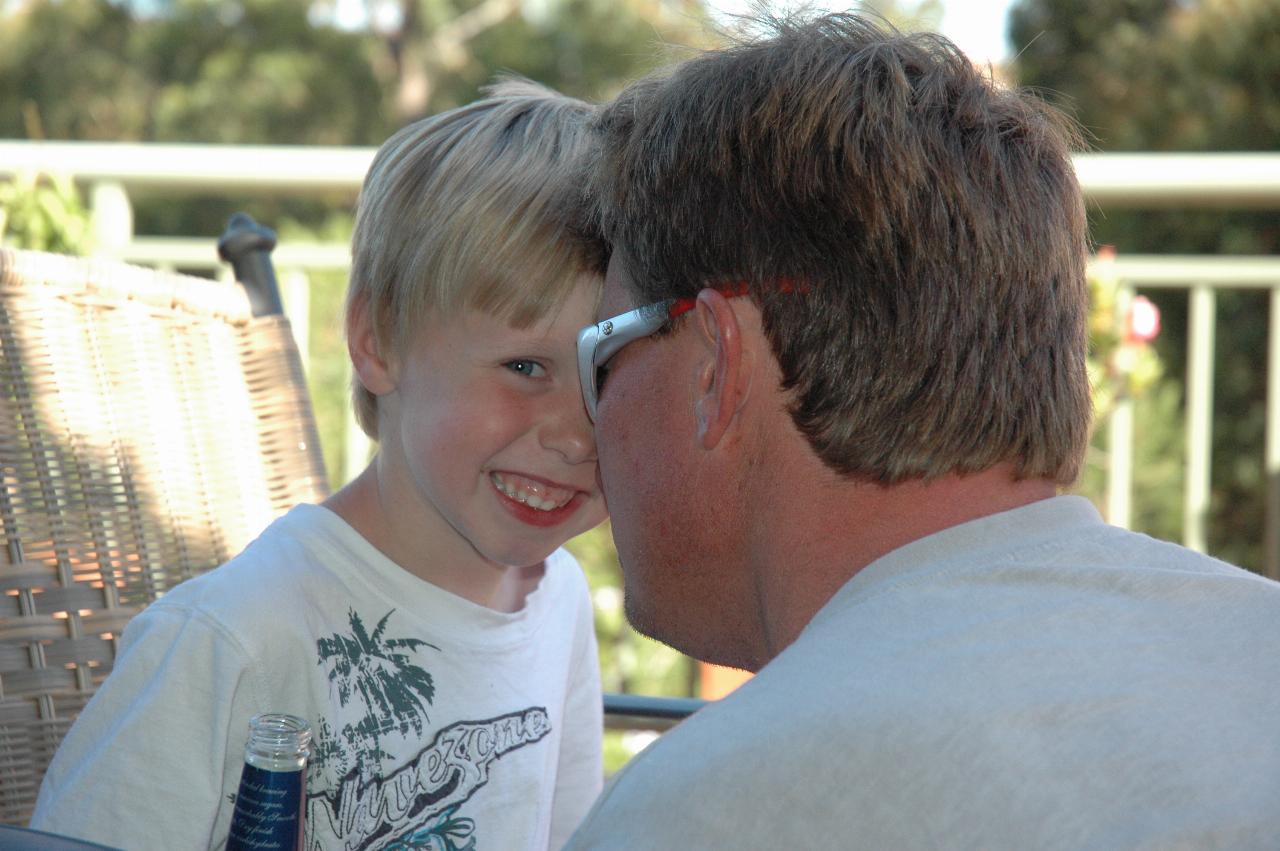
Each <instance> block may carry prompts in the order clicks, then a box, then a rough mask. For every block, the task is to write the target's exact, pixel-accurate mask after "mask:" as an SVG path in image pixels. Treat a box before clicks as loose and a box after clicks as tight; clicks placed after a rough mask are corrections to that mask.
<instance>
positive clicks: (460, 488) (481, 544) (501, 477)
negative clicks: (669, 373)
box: [375, 277, 605, 569]
mask: <svg viewBox="0 0 1280 851" xmlns="http://www.w3.org/2000/svg"><path fill="white" fill-rule="evenodd" d="M598 291H599V281H598V279H596V278H592V277H584V278H583V280H582V282H581V283H580V284H579V285H578V287H577V288H576V289H575V290H574V291H573V294H572V295H571V296H570V297H569V298H568V300H567V301H566V302H565V303H564V304H563V305H562V306H561V307H560V309H559V310H557V311H554V312H552V313H551V314H550V315H548V316H546V317H544V318H543V319H541V320H539V321H538V322H537V323H536V324H534V325H533V326H531V327H529V328H525V329H518V328H513V327H511V326H510V325H508V324H507V322H506V321H504V320H502V319H497V318H495V317H493V316H490V315H488V314H485V313H480V312H478V311H473V310H467V311H464V312H462V313H461V314H459V315H457V316H453V317H450V318H449V319H447V320H433V321H430V322H428V323H427V324H426V326H425V327H423V328H422V329H421V331H420V332H419V333H418V334H417V335H416V336H415V338H414V340H413V341H412V342H411V344H410V346H409V347H408V351H407V352H406V353H405V357H404V358H403V359H402V360H401V362H400V364H399V367H398V369H393V370H390V371H389V382H390V384H389V386H391V387H392V389H391V390H390V392H388V393H384V394H380V396H379V414H378V416H379V438H380V443H381V447H380V459H379V470H380V472H379V480H380V485H381V489H382V491H383V504H384V507H385V510H386V511H387V513H388V515H390V514H392V513H397V514H399V516H400V518H402V519H401V520H400V521H399V525H401V527H402V532H403V534H402V535H401V536H400V537H401V538H402V539H403V538H406V537H407V538H408V539H409V540H407V541H405V543H409V542H410V541H412V542H414V543H417V544H419V545H420V546H423V547H428V548H429V550H428V552H427V553H425V554H424V558H429V559H438V558H448V559H450V560H451V563H452V565H453V566H454V569H456V568H458V567H462V566H463V565H465V564H466V563H468V561H469V560H473V559H474V558H475V556H476V555H478V556H480V557H481V558H482V559H483V560H484V561H487V562H490V563H495V564H499V565H509V566H518V567H523V566H529V565H533V564H537V563H539V562H541V561H542V559H544V558H546V556H548V555H549V554H550V553H551V552H552V551H553V550H554V549H555V548H556V547H558V546H559V545H560V544H562V543H563V542H564V541H566V540H568V539H569V538H571V537H573V536H574V535H577V534H579V533H581V532H584V531H586V530H587V529H590V528H592V527H593V526H596V525H597V524H599V523H600V522H601V521H602V520H604V518H605V505H604V498H603V496H602V495H601V493H600V490H599V486H598V484H597V478H596V449H595V441H594V438H593V435H592V429H591V424H590V422H589V421H588V420H587V415H586V412H585V410H584V408H583V403H582V392H581V389H580V388H579V384H578V375H577V360H576V349H575V341H576V334H577V331H578V329H579V328H580V327H582V326H583V325H586V324H588V323H589V322H591V321H592V320H593V319H594V313H595V304H596V294H597V292H598ZM375 392H377V391H375Z"/></svg>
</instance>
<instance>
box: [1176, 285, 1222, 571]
mask: <svg viewBox="0 0 1280 851" xmlns="http://www.w3.org/2000/svg"><path fill="white" fill-rule="evenodd" d="M1216 311H1217V302H1216V299H1215V295H1214V291H1213V287H1212V286H1211V285H1209V284H1207V283H1198V284H1195V285H1193V286H1192V288H1191V317H1190V328H1189V332H1188V333H1189V336H1190V346H1189V347H1188V353H1187V488H1186V492H1185V502H1184V504H1183V525H1182V541H1183V543H1184V544H1186V545H1187V546H1188V547H1190V548H1191V549H1193V550H1199V551H1200V552H1206V551H1207V550H1208V535H1207V532H1206V528H1207V524H1208V517H1209V494H1210V474H1211V466H1212V457H1213V346H1214V320H1215V314H1216Z"/></svg>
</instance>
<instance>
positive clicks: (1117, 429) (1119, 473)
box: [1107, 284, 1133, 529]
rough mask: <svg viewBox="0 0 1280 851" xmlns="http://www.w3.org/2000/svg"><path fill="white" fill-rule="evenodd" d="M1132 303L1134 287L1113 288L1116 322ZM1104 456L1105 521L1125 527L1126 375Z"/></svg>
mask: <svg viewBox="0 0 1280 851" xmlns="http://www.w3.org/2000/svg"><path fill="white" fill-rule="evenodd" d="M1132 303H1133V287H1131V286H1128V285H1125V284H1121V285H1120V286H1119V287H1117V289H1116V304H1115V312H1116V317H1117V321H1118V322H1121V323H1123V322H1125V321H1126V317H1128V315H1129V306H1130V305H1131V304H1132ZM1122 333H1123V330H1122ZM1107 455H1108V461H1107V522H1108V523H1110V524H1112V525H1113V526H1120V527H1121V528H1124V529H1128V528H1130V526H1131V525H1132V523H1133V397H1132V396H1131V395H1130V394H1129V381H1128V376H1127V375H1126V376H1124V377H1123V378H1122V383H1121V385H1120V387H1119V388H1118V391H1117V393H1116V398H1115V400H1114V402H1113V405H1112V409H1111V414H1110V420H1109V422H1108V423H1107Z"/></svg>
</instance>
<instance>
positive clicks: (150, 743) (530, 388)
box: [32, 82, 605, 851]
mask: <svg viewBox="0 0 1280 851" xmlns="http://www.w3.org/2000/svg"><path fill="white" fill-rule="evenodd" d="M589 112H590V109H589V107H588V106H587V105H585V104H583V103H580V102H578V101H573V100H570V99H568V98H564V97H561V96H559V95H556V94H554V93H552V92H550V91H547V90H545V89H541V88H539V87H537V86H535V85H533V84H531V83H524V82H507V83H503V84H500V85H499V86H497V87H496V88H495V89H493V90H492V91H491V92H490V93H489V96H488V97H487V98H486V99H484V100H481V101H479V102H477V103H474V104H472V105H470V106H467V107H463V108H461V109H456V110H453V111H450V112H446V113H443V114H441V115H437V116H434V117H432V118H429V119H426V120H424V121H421V122H419V123H417V124H414V125H412V126H410V127H407V128H405V129H404V130H402V131H400V132H399V133H397V134H396V135H395V136H393V137H392V138H391V139H390V140H388V141H387V143H386V144H385V145H383V147H382V149H381V150H380V151H379V152H378V155H377V157H376V159H375V160H374V163H373V165H372V167H371V169H370V171H369V175H368V177H367V178H366V180H365V184H364V188H363V190H362V193H361V199H360V204H359V210H358V214H357V219H356V230H355V236H354V239H353V262H352V270H351V280H350V289H349V293H348V300H347V316H346V327H347V335H348V343H349V349H350V353H351V358H352V362H353V364H354V368H355V374H356V381H355V388H354V393H355V403H356V408H357V413H358V419H359V421H360V424H361V426H362V428H364V430H365V431H366V432H368V433H369V435H370V436H371V437H374V438H376V439H377V441H378V443H379V449H378V453H377V455H376V457H375V458H374V460H373V461H372V463H371V464H370V465H369V467H368V469H367V470H365V472H364V473H362V474H361V475H360V476H359V477H357V478H356V479H355V480H354V481H352V482H351V483H350V484H348V485H347V486H346V487H344V488H343V489H342V490H340V491H339V492H338V493H336V494H335V495H334V496H333V497H332V498H331V499H329V500H328V501H327V502H326V503H325V504H324V505H323V506H316V505H301V506H298V507H297V508H295V509H293V510H292V511H291V512H289V513H288V514H287V515H285V516H284V517H282V518H281V519H280V520H278V521H276V522H275V523H274V524H273V525H272V526H270V527H269V528H268V529H267V530H266V531H265V532H264V533H263V534H262V536H261V537H259V538H258V540H256V541H255V542H254V543H252V544H251V545H250V546H249V547H248V548H246V549H245V551H244V552H243V553H241V554H240V555H239V556H238V557H236V558H235V559H233V560H232V561H231V562H229V563H228V564H226V565H224V566H222V567H220V568H218V569H217V570H215V571H212V572H211V573H209V574H207V575H205V576H203V577H200V578H198V579H195V580H192V581H190V582H187V583H184V584H183V585H181V586H179V587H178V588H176V589H175V590H174V591H173V592H171V593H170V594H168V595H166V596H165V597H164V598H163V599H161V600H160V601H158V602H156V603H155V604H153V605H152V606H150V607H149V608H148V609H147V610H145V611H144V612H142V613H141V614H140V615H139V616H138V617H137V618H135V619H134V621H133V622H132V624H131V625H130V626H129V628H128V629H127V630H126V631H125V634H124V637H123V646H122V649H121V654H120V658H119V659H118V660H117V663H116V667H115V670H114V671H113V672H112V674H111V676H110V677H109V678H108V679H107V681H106V683H105V684H104V685H103V687H102V689H101V690H100V691H99V693H98V694H97V696H95V697H94V699H93V701H92V702H91V703H90V704H89V706H88V707H87V708H86V709H85V711H84V713H83V714H82V715H81V716H80V718H79V719H78V720H77V722H76V724H75V725H74V727H73V728H72V730H71V732H70V734H69V735H68V736H67V738H66V740H65V742H64V743H63V746H62V747H61V749H60V750H59V752H58V754H57V756H56V757H55V759H54V761H53V764H52V765H51V766H50V769H49V772H48V774H47V776H46V777H45V780H44V785H43V787H42V789H41V794H40V799H39V802H38V804H37V807H36V813H35V817H34V819H33V820H32V826H34V827H36V828H40V829H45V830H51V831H55V832H60V833H66V834H72V835H77V836H83V837H86V838H89V839H93V840H97V841H99V842H105V843H109V844H113V845H119V846H121V847H124V848H128V849H130V851H137V849H152V848H154V849H166V851H173V849H203V848H221V847H222V846H223V844H224V843H225V842H226V838H227V833H228V826H229V823H230V820H231V814H232V811H233V809H234V804H233V800H234V796H235V793H236V791H237V787H238V784H239V778H240V774H241V768H242V765H243V759H244V745H245V740H246V738H247V725H248V721H249V718H250V717H251V716H253V715H255V714H258V713H262V712H284V713H289V714H292V715H297V716H301V717H303V718H306V719H308V720H309V721H310V722H311V725H312V730H313V733H314V736H315V738H314V741H313V747H312V756H311V762H310V767H309V772H308V781H307V789H306V801H305V812H306V834H307V839H306V847H307V848H308V849H356V848H368V849H382V848H410V847H412V848H452V849H464V848H473V847H474V848H483V849H493V851H506V849H524V848H536V849H542V848H546V847H552V848H558V847H559V846H560V845H561V844H562V843H563V842H564V841H565V840H566V839H567V837H568V835H569V834H570V833H571V832H572V830H573V828H574V827H575V826H576V824H577V823H578V821H579V820H580V818H581V817H582V815H583V814H584V813H585V812H586V810H587V809H588V807H589V805H590V804H591V802H592V800H593V799H594V798H595V796H596V794H597V793H598V792H599V788H600V783H601V765H600V736H601V708H600V686H599V672H598V669H597V661H596V644H595V637H594V632H593V628H592V614H591V606H590V601H589V599H588V595H587V588H586V584H585V582H584V580H583V577H582V574H581V572H580V571H579V569H578V567H577V564H576V563H575V562H574V561H573V559H572V557H571V556H569V555H568V554H567V553H566V552H565V551H564V550H562V549H558V547H559V546H560V544H562V543H563V542H564V541H566V540H567V539H568V538H570V537H572V536H574V535H577V534H578V533H580V532H583V531H585V530H587V529H590V528H591V527H593V526H595V525H596V524H598V523H599V522H601V521H602V520H603V519H604V517H605V506H604V502H603V499H602V497H601V495H600V492H599V490H598V488H597V484H596V457H595V445H594V443H593V438H592V432H591V427H590V424H589V422H588V420H587V418H586V414H585V412H584V409H583V403H582V397H581V391H580V389H579V385H578V378H577V372H576V370H577V367H576V360H575V333H576V331H577V330H578V328H579V327H580V326H583V325H586V324H588V323H589V322H591V321H593V319H594V314H595V307H596V302H597V298H598V292H599V287H600V271H601V269H600V267H601V257H600V256H599V255H598V254H597V253H596V249H595V248H594V247H593V246H591V245H590V244H588V243H587V242H586V241H582V240H579V239H577V238H576V237H575V236H574V235H573V234H574V233H576V231H575V230H574V229H573V228H572V227H570V226H569V223H568V216H567V214H566V212H565V211H566V210H568V209H571V207H572V200H571V196H572V193H573V192H574V191H575V186H576V183H575V178H574V175H575V167H576V164H577V161H578V159H579V157H580V156H581V154H582V150H583V146H584V145H585V140H586V131H585V120H586V119H587V118H588V117H589Z"/></svg>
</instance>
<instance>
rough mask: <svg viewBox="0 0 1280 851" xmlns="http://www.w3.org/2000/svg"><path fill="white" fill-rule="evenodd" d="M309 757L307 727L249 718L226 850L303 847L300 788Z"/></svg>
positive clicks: (275, 718) (285, 718) (284, 719)
mask: <svg viewBox="0 0 1280 851" xmlns="http://www.w3.org/2000/svg"><path fill="white" fill-rule="evenodd" d="M310 753H311V725H310V724H308V723H307V722H306V721H305V720H304V719H302V718H298V717H296V716H293V715H282V714H279V713H268V714H265V715H255V716H253V718H251V719H249V741H248V742H247V743H246V744H245V746H244V771H243V773H241V775H240V791H239V792H238V793H237V794H236V808H235V812H234V814H233V815H232V816H231V833H230V835H229V836H228V837H227V851H297V849H301V848H302V840H303V835H302V834H303V830H302V816H303V809H302V807H303V797H304V796H303V787H304V786H305V784H306V767H307V757H308V756H310Z"/></svg>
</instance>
